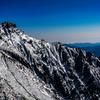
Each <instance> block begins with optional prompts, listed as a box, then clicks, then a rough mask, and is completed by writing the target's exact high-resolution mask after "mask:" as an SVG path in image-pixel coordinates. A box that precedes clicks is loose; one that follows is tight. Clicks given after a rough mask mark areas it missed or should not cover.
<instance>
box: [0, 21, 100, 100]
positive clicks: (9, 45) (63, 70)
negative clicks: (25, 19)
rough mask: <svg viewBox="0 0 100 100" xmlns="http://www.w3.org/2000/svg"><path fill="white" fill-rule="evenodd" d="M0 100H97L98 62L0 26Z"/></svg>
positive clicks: (99, 92) (99, 85)
mask: <svg viewBox="0 0 100 100" xmlns="http://www.w3.org/2000/svg"><path fill="white" fill-rule="evenodd" d="M0 100H100V59H98V58H97V57H96V56H95V55H93V54H91V53H90V52H85V51H84V50H82V49H80V48H69V47H66V46H64V45H63V44H61V43H59V42H58V43H57V42H55V43H48V42H46V41H44V40H37V39H35V38H32V37H29V36H27V35H26V34H25V33H24V32H23V31H21V30H19V29H17V27H16V25H15V24H12V23H10V22H4V23H2V24H1V25H0Z"/></svg>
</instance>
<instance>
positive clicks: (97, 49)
mask: <svg viewBox="0 0 100 100" xmlns="http://www.w3.org/2000/svg"><path fill="white" fill-rule="evenodd" d="M64 45H65V46H67V47H71V48H82V49H83V50H85V51H86V52H91V53H93V54H94V55H95V56H97V57H99V56H100V43H74V44H64Z"/></svg>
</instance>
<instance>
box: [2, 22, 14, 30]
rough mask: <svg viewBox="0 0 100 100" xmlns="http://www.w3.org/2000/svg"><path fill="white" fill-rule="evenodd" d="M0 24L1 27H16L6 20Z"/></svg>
mask: <svg viewBox="0 0 100 100" xmlns="http://www.w3.org/2000/svg"><path fill="white" fill-rule="evenodd" d="M1 25H2V27H5V28H10V27H16V25H15V24H13V23H11V22H8V21H6V22H3V23H2V24H1Z"/></svg>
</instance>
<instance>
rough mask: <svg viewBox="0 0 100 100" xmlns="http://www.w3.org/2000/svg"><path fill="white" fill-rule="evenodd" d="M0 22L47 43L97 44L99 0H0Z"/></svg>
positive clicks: (99, 12)
mask: <svg viewBox="0 0 100 100" xmlns="http://www.w3.org/2000/svg"><path fill="white" fill-rule="evenodd" d="M4 21H10V22H12V23H15V24H16V25H17V27H18V28H19V29H21V30H23V31H24V32H25V33H26V34H28V35H29V36H32V37H34V38H37V39H45V40H46V41H50V42H51V41H59V42H62V43H78V42H91V43H95V42H100V0H1V1H0V23H2V22H4Z"/></svg>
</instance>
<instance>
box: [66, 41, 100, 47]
mask: <svg viewBox="0 0 100 100" xmlns="http://www.w3.org/2000/svg"><path fill="white" fill-rule="evenodd" d="M64 45H65V46H70V47H71V46H72V47H95V46H100V43H88V42H87V43H73V44H64Z"/></svg>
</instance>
